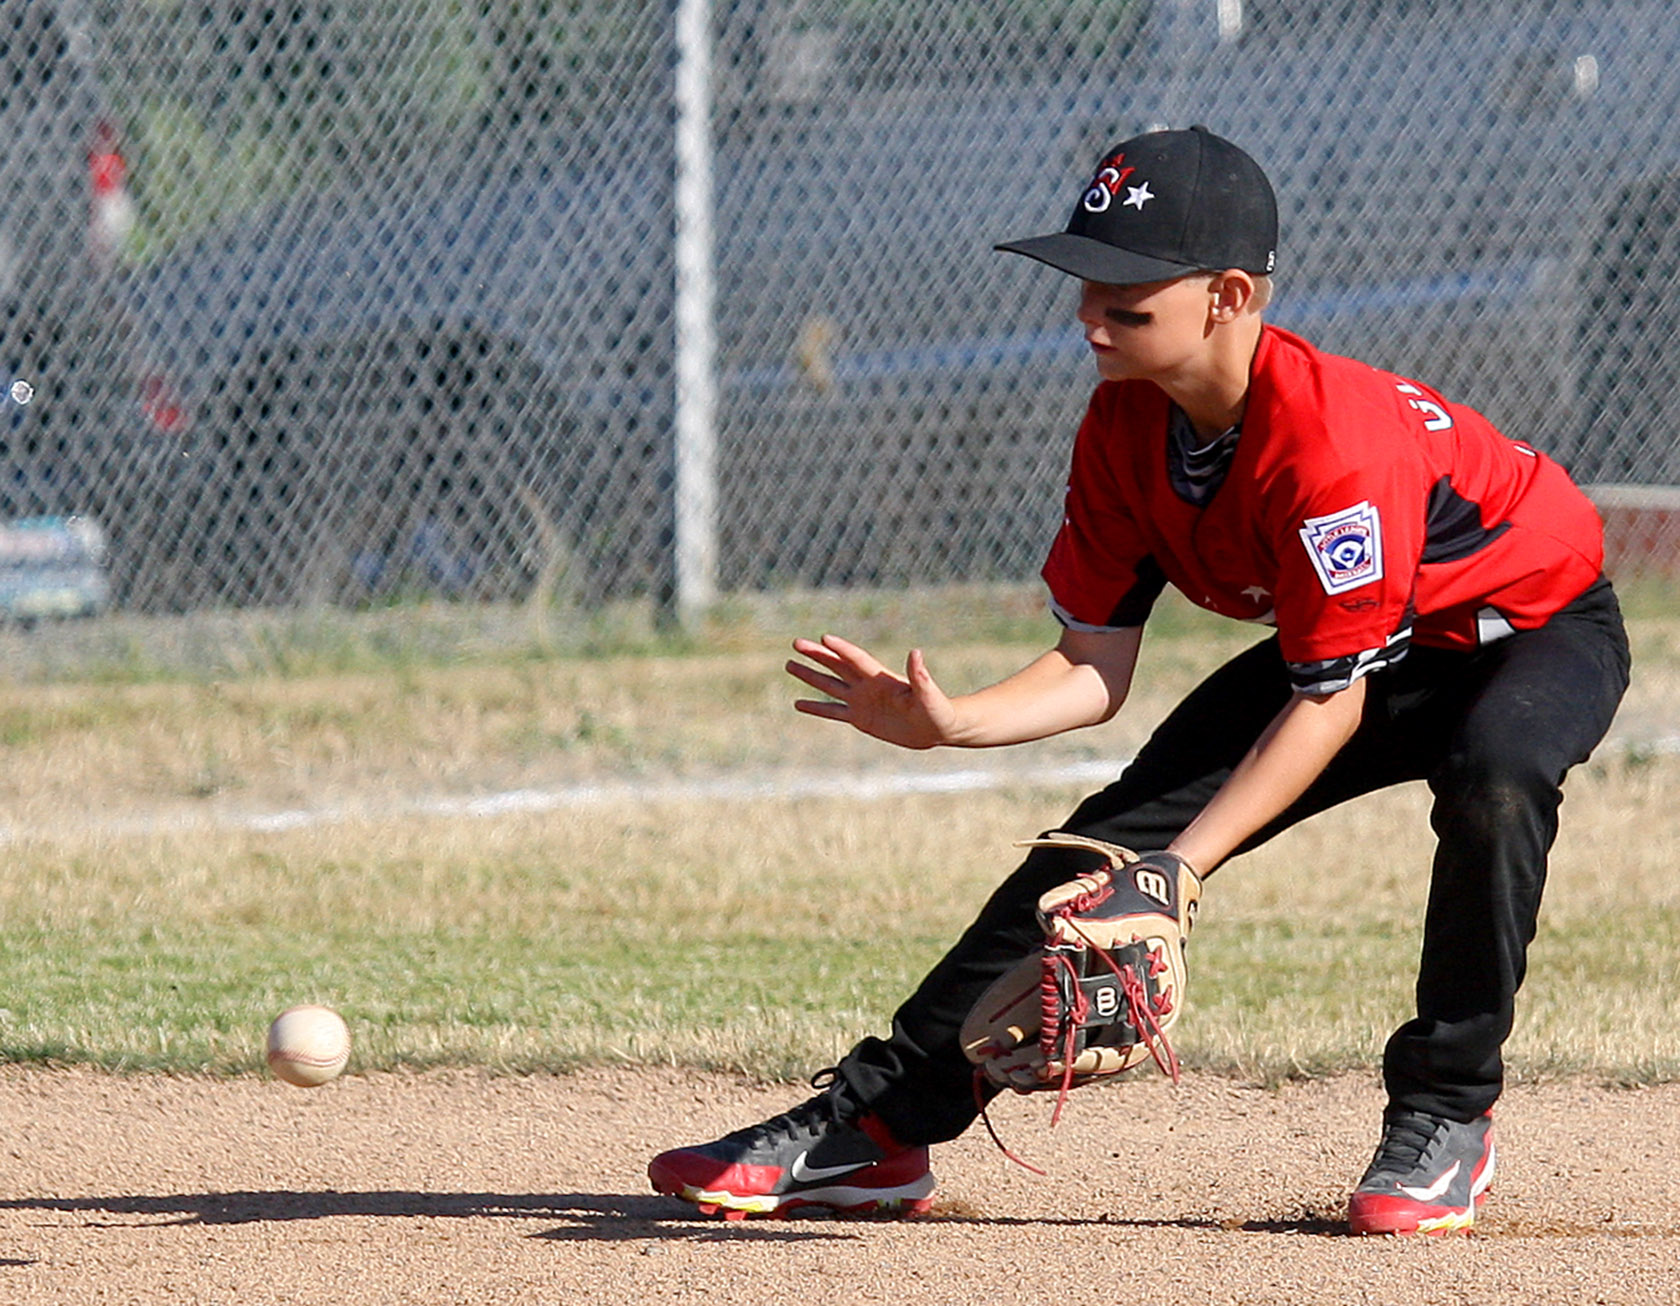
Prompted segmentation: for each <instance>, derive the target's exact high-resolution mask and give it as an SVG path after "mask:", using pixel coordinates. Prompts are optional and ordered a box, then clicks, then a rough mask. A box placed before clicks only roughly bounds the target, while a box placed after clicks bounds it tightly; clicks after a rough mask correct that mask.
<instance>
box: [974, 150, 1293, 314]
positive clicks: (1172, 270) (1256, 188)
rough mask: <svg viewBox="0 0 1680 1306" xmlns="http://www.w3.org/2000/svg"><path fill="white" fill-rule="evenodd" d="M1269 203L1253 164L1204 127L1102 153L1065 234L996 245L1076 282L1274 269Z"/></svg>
mask: <svg viewBox="0 0 1680 1306" xmlns="http://www.w3.org/2000/svg"><path fill="white" fill-rule="evenodd" d="M1277 234H1278V219H1277V197H1276V196H1275V195H1274V194H1273V193H1272V184H1271V182H1269V181H1267V180H1266V174H1265V173H1264V172H1262V171H1261V170H1260V165H1259V164H1258V163H1256V162H1255V161H1254V160H1253V159H1251V158H1249V156H1248V155H1247V154H1245V153H1243V151H1242V150H1240V149H1238V148H1237V147H1236V146H1235V145H1233V144H1231V142H1230V141H1228V140H1225V139H1224V138H1223V137H1220V136H1215V135H1214V134H1213V133H1212V132H1210V131H1209V130H1208V129H1207V128H1206V127H1191V128H1189V129H1188V130H1185V131H1155V132H1147V133H1145V134H1144V135H1142V136H1134V137H1133V138H1132V139H1131V140H1129V141H1122V142H1121V143H1120V144H1119V145H1116V146H1115V147H1114V148H1113V149H1111V150H1109V151H1108V153H1106V154H1105V155H1103V158H1102V161H1101V162H1100V163H1098V164H1097V170H1096V174H1095V175H1094V176H1093V177H1092V178H1091V180H1090V182H1089V183H1088V184H1087V185H1086V187H1085V189H1084V190H1083V191H1082V192H1081V193H1080V196H1079V203H1078V204H1076V205H1074V209H1073V216H1072V217H1071V218H1069V219H1068V224H1067V229H1066V230H1064V231H1058V232H1056V233H1054V234H1053V235H1049V236H1029V237H1027V238H1026V239H1025V240H1012V241H1010V242H1009V243H1008V244H1005V245H998V246H996V247H995V248H997V249H1000V250H1003V251H1005V252H1007V253H1010V254H1025V255H1026V256H1027V257H1028V258H1035V259H1037V260H1038V261H1039V262H1040V263H1048V264H1049V265H1050V266H1051V267H1053V268H1057V269H1059V270H1061V271H1063V272H1069V273H1072V274H1073V275H1074V276H1076V277H1078V278H1080V280H1082V281H1100V282H1104V283H1106V284H1108V285H1114V286H1131V285H1137V284H1138V283H1140V282H1144V281H1167V280H1170V279H1171V278H1173V277H1180V276H1183V275H1184V274H1185V273H1188V272H1198V271H1201V270H1203V269H1206V270H1209V271H1219V270H1222V269H1224V268H1241V269H1242V270H1243V271H1244V272H1249V273H1252V274H1254V275H1255V276H1264V275H1266V274H1268V273H1270V272H1271V271H1272V269H1273V267H1274V266H1275V265H1276V263H1277Z"/></svg>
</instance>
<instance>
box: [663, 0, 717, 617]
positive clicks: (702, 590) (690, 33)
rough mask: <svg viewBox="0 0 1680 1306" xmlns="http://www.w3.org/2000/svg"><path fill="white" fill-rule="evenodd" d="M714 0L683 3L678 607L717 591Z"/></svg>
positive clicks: (689, 609) (695, 608)
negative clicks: (712, 80) (713, 197)
mask: <svg viewBox="0 0 1680 1306" xmlns="http://www.w3.org/2000/svg"><path fill="white" fill-rule="evenodd" d="M711 39H712V37H711V3H710V0H677V6H676V45H677V66H676V109H677V114H676V156H677V157H676V164H677V176H676V192H675V204H676V250H675V253H676V259H675V262H676V312H675V326H676V419H675V423H674V431H675V441H676V541H675V548H676V609H677V611H676V615H677V619H678V621H679V622H680V623H681V624H683V625H685V626H688V625H692V624H693V623H694V622H695V621H696V620H697V619H698V618H699V617H701V616H702V615H703V614H704V613H705V611H706V609H707V608H708V607H710V606H711V604H712V602H713V601H714V600H715V599H716V597H717V481H716V476H717V374H716V342H715V334H714V317H713V314H714V308H715V286H714V279H713V249H712V242H713V227H712V184H713V182H712V142H711V129H712V122H711V119H712V114H711V107H712V93H711V79H712V51H711Z"/></svg>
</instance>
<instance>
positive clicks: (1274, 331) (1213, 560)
mask: <svg viewBox="0 0 1680 1306" xmlns="http://www.w3.org/2000/svg"><path fill="white" fill-rule="evenodd" d="M1174 411H1175V410H1174V409H1173V405H1172V404H1171V402H1170V401H1169V400H1168V398H1167V396H1166V394H1165V393H1164V392H1163V391H1162V390H1161V389H1160V388H1159V387H1157V386H1155V385H1154V384H1152V383H1150V382H1146V381H1122V382H1104V383H1103V384H1101V385H1099V386H1098V387H1097V390H1096V393H1095V394H1094V395H1093V396H1092V399H1091V404H1090V408H1089V409H1088V410H1087V412H1086V415H1085V420H1084V423H1083V424H1082V425H1081V427H1080V429H1079V435H1078V438H1077V440H1076V441H1075V443H1074V450H1073V467H1072V474H1071V476H1070V478H1069V483H1068V489H1067V509H1066V516H1065V517H1064V519H1063V522H1062V527H1061V530H1060V531H1059V532H1058V534H1057V536H1056V539H1055V543H1054V544H1053V545H1052V547H1051V550H1050V556H1049V560H1048V561H1047V562H1046V563H1045V566H1044V579H1045V582H1046V583H1047V584H1048V585H1049V587H1050V595H1051V601H1052V606H1053V607H1054V609H1055V611H1056V614H1057V616H1058V617H1060V618H1061V620H1062V621H1063V622H1065V623H1067V624H1069V625H1071V626H1074V627H1076V628H1080V629H1092V630H1105V629H1116V628H1120V627H1126V626H1137V625H1141V624H1142V623H1143V621H1144V619H1145V618H1146V617H1147V615H1148V612H1149V608H1150V605H1151V604H1152V603H1153V601H1154V599H1155V597H1156V596H1157V595H1158V594H1159V593H1160V590H1161V588H1162V587H1163V585H1164V584H1166V583H1171V584H1172V585H1173V586H1174V587H1176V588H1177V589H1179V590H1180V591H1182V592H1183V593H1184V595H1185V596H1186V597H1187V598H1189V599H1190V601H1191V602H1193V603H1196V604H1198V605H1199V606H1201V607H1204V608H1207V609H1209V610H1210V611H1213V612H1218V613H1222V614H1224V615H1226V616H1229V617H1236V618H1239V619H1242V620H1248V621H1260V622H1266V623H1270V624H1275V625H1276V626H1277V629H1278V638H1279V642H1280V646H1281V649H1282V653H1283V656H1284V658H1285V659H1286V660H1287V661H1288V662H1289V663H1290V664H1291V673H1292V676H1293V678H1294V683H1295V685H1296V687H1297V688H1298V689H1301V690H1305V691H1310V692H1320V693H1327V692H1331V691H1333V690H1335V689H1338V688H1342V687H1343V686H1345V685H1347V684H1351V683H1352V681H1353V680H1354V679H1357V678H1358V676H1360V675H1363V674H1365V673H1366V672H1368V671H1371V670H1374V669H1376V668H1377V667H1379V666H1384V665H1388V664H1390V663H1392V662H1394V661H1396V660H1398V659H1399V658H1400V657H1401V656H1403V655H1404V651H1405V649H1406V647H1407V645H1408V643H1409V642H1410V641H1416V642H1417V643H1419V644H1426V645H1433V646H1437V647H1444V648H1472V647H1475V646H1476V645H1477V644H1478V643H1482V642H1486V641H1488V640H1490V639H1494V638H1498V637H1500V636H1501V635H1505V634H1509V633H1510V632H1511V631H1513V630H1526V629H1532V628H1533V627H1536V626H1540V625H1542V624H1544V622H1545V621H1546V619H1547V618H1548V617H1550V616H1551V615H1552V614H1553V613H1554V612H1556V611H1557V610H1558V609H1559V608H1561V607H1563V606H1564V605H1565V604H1567V603H1568V602H1569V601H1570V600H1572V599H1574V598H1575V597H1576V596H1577V595H1579V594H1580V593H1581V592H1582V591H1583V590H1585V589H1586V588H1587V586H1589V585H1590V584H1592V583H1593V581H1594V580H1596V579H1597V578H1598V576H1599V573H1600V571H1601V569H1602V566H1603V561H1604V538H1603V527H1602V525H1601V523H1600V521H1599V518H1598V514H1597V512H1596V511H1595V509H1594V508H1593V506H1592V504H1591V502H1590V501H1589V500H1588V499H1587V497H1586V496H1585V495H1584V494H1582V493H1581V491H1580V490H1579V489H1578V488H1577V487H1576V486H1575V485H1574V483H1573V482H1571V481H1570V479H1569V476H1568V474H1567V473H1565V472H1564V470H1563V469H1562V468H1561V467H1559V466H1558V465H1557V464H1556V463H1555V462H1553V461H1551V460H1550V459H1549V458H1547V457H1545V456H1544V455H1543V454H1540V453H1538V452H1537V451H1535V450H1534V449H1531V448H1529V447H1528V446H1527V445H1525V444H1523V443H1521V442H1520V441H1515V440H1510V439H1507V438H1506V437H1505V436H1503V435H1501V434H1500V433H1499V432H1498V431H1497V430H1496V429H1495V428H1494V426H1493V424H1492V423H1490V422H1489V421H1488V420H1487V419H1486V418H1485V417H1483V416H1482V415H1481V414H1480V413H1478V412H1476V411H1475V410H1474V409H1470V408H1466V407H1464V406H1462V405H1459V404H1454V403H1451V402H1449V401H1448V400H1446V399H1445V398H1443V397H1442V396H1441V395H1439V394H1438V393H1436V392H1435V391H1434V390H1432V389H1430V388H1429V387H1427V386H1424V385H1421V384H1419V383H1418V382H1415V381H1408V380H1406V379H1405V378H1403V377H1399V376H1395V375H1393V374H1391V373H1388V372H1383V371H1380V370H1378V369H1377V368H1374V367H1370V366H1367V365H1366V364H1364V363H1360V362H1357V361H1355V360H1353V359H1349V358H1341V357H1337V356H1336V355H1334V354H1327V353H1324V352H1323V351H1321V350H1319V349H1317V348H1315V347H1314V346H1312V345H1311V344H1309V343H1308V342H1307V341H1305V340H1303V339H1301V338H1300V337H1299V336H1296V335H1292V334H1291V333H1289V332H1287V331H1283V330H1279V329H1278V328H1276V327H1271V326H1268V327H1266V328H1265V329H1264V330H1263V331H1262V333H1261V337H1260V344H1259V349H1258V351H1257V353H1256V354H1255V358H1254V364H1253V368H1252V374H1251V386H1250V390H1249V396H1248V404H1247V407H1246V409H1245V411H1244V414H1243V420H1242V426H1241V432H1240V434H1239V435H1237V436H1236V439H1235V447H1234V451H1232V452H1231V453H1230V460H1229V465H1228V467H1227V468H1226V469H1225V472H1224V477H1223V480H1222V481H1219V482H1218V483H1217V488H1214V489H1213V492H1212V494H1211V496H1210V497H1206V498H1205V501H1203V502H1201V503H1200V504H1199V505H1198V503H1197V502H1196V501H1195V500H1197V499H1199V498H1201V497H1202V496H1199V495H1195V494H1189V493H1187V492H1186V488H1185V477H1184V473H1183V471H1182V469H1181V468H1179V467H1175V466H1174V465H1173V463H1174V458H1173V454H1172V452H1171V448H1172V444H1173V441H1172V438H1171V435H1170V428H1171V420H1172V416H1173V413H1174Z"/></svg>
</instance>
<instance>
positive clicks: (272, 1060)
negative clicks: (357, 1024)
mask: <svg viewBox="0 0 1680 1306" xmlns="http://www.w3.org/2000/svg"><path fill="white" fill-rule="evenodd" d="M349 1060H350V1028H349V1026H347V1025H346V1024H345V1023H344V1018H343V1017H342V1016H340V1015H339V1014H338V1013H337V1012H336V1011H334V1010H333V1009H332V1008H331V1007H318V1006H314V1005H312V1004H306V1005H303V1006H298V1007H287V1008H286V1010H284V1011H282V1012H281V1013H280V1014H279V1015H278V1016H276V1017H275V1018H274V1023H273V1024H272V1025H270V1026H269V1027H268V1068H269V1069H270V1070H272V1071H273V1072H274V1074H275V1076H276V1078H279V1079H283V1080H285V1081H286V1082H287V1083H288V1084H296V1085H297V1086H298V1087H299V1088H315V1087H316V1086H318V1085H320V1084H325V1083H326V1082H327V1081H328V1080H330V1079H336V1078H338V1072H339V1071H341V1070H343V1069H344V1063H345V1062H347V1061H349Z"/></svg>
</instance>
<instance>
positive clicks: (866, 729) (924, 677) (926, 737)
mask: <svg viewBox="0 0 1680 1306" xmlns="http://www.w3.org/2000/svg"><path fill="white" fill-rule="evenodd" d="M793 649H794V652H796V653H798V654H800V655H802V656H803V657H807V658H809V659H810V660H811V661H812V662H814V663H816V664H817V667H821V668H823V670H821V671H819V670H817V669H816V668H815V667H810V666H807V665H805V663H803V662H795V661H793V660H791V659H790V660H789V661H788V664H787V670H788V674H789V675H791V676H793V677H794V679H796V680H799V681H802V682H804V683H805V684H807V685H809V686H810V687H811V688H812V689H815V690H819V691H821V692H822V693H824V694H827V695H828V696H829V697H828V698H826V699H805V698H802V699H800V700H799V701H797V702H796V703H794V705H793V706H794V707H795V708H796V709H797V710H798V711H800V712H804V713H805V714H806V715H808V716H820V717H826V718H828V719H829V720H830V721H844V722H846V723H847V724H849V725H852V726H855V727H856V728H857V729H859V730H861V731H863V733H864V734H866V735H873V736H874V737H875V738H877V739H884V740H886V741H887V743H889V744H897V745H898V746H899V747H900V748H934V747H937V746H938V745H940V744H948V743H952V742H954V741H955V732H956V727H957V712H956V709H955V708H953V707H952V706H951V700H950V699H949V698H947V697H946V696H945V692H944V691H943V690H942V689H940V688H939V686H938V685H936V684H935V683H934V680H933V677H932V676H930V675H929V674H928V669H927V663H926V662H925V661H924V660H923V659H922V651H921V650H920V649H911V650H910V656H909V659H908V660H907V661H906V663H905V675H903V676H900V675H898V674H897V673H896V672H893V671H889V670H887V668H886V667H885V666H883V665H882V664H881V663H880V662H878V661H877V660H876V659H875V658H874V657H873V656H871V655H870V654H869V653H868V652H867V651H865V650H864V649H861V648H859V647H858V646H857V645H856V644H853V643H850V642H849V641H847V640H843V639H841V638H840V637H839V636H838V635H824V636H823V637H822V639H821V640H820V641H818V640H809V639H796V640H794V641H793Z"/></svg>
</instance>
